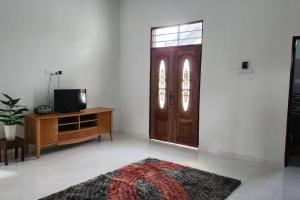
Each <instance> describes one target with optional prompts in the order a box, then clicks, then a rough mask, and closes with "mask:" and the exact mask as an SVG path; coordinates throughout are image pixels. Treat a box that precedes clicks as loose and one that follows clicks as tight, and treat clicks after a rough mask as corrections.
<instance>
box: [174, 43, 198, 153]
mask: <svg viewBox="0 0 300 200" xmlns="http://www.w3.org/2000/svg"><path fill="white" fill-rule="evenodd" d="M200 56H201V46H186V47H176V49H175V51H174V63H175V69H176V73H175V75H174V77H173V78H174V89H175V90H174V113H175V116H174V118H175V119H174V121H175V123H174V125H173V130H174V131H173V134H174V142H175V143H179V144H184V145H188V146H193V147H198V143H199V140H198V129H199V128H198V124H199V98H200V89H199V88H200V59H201V57H200Z"/></svg>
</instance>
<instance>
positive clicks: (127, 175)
mask: <svg viewBox="0 0 300 200" xmlns="http://www.w3.org/2000/svg"><path fill="white" fill-rule="evenodd" d="M240 184H241V181H239V180H235V179H232V178H227V177H223V176H218V175H215V174H211V173H208V172H204V171H201V170H198V169H193V168H190V167H185V166H182V165H179V164H175V163H171V162H166V161H161V160H157V159H152V158H148V159H145V160H142V161H140V162H137V163H133V164H130V165H127V166H125V167H123V168H121V169H118V170H116V171H113V172H109V173H107V174H104V175H100V176H98V177H96V178H94V179H91V180H89V181H87V182H84V183H80V184H78V185H75V186H72V187H69V188H67V189H65V190H63V191H60V192H58V193H55V194H52V195H50V196H48V197H45V198H43V199H42V200H96V199H97V200H221V199H225V198H226V197H227V196H228V195H230V194H231V193H232V192H233V191H234V190H235V189H236V188H237V187H238V186H239V185H240Z"/></svg>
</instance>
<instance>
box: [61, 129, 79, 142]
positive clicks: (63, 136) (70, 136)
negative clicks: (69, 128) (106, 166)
mask: <svg viewBox="0 0 300 200" xmlns="http://www.w3.org/2000/svg"><path fill="white" fill-rule="evenodd" d="M78 138H80V132H79V131H75V132H69V133H59V134H58V142H64V141H68V140H76V139H78Z"/></svg>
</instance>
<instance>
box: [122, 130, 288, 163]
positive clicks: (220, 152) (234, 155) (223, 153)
mask: <svg viewBox="0 0 300 200" xmlns="http://www.w3.org/2000/svg"><path fill="white" fill-rule="evenodd" d="M120 133H124V134H128V135H131V136H133V137H137V138H139V139H146V140H149V136H148V134H140V133H133V132H127V131H120ZM199 150H200V151H205V152H209V153H213V154H217V155H221V156H228V157H231V158H237V159H241V160H248V161H252V162H258V163H264V164H270V165H274V166H280V167H284V162H278V161H275V160H270V159H263V158H257V157H254V156H249V155H243V154H238V153H234V152H228V151H223V150H217V149H207V148H204V147H199Z"/></svg>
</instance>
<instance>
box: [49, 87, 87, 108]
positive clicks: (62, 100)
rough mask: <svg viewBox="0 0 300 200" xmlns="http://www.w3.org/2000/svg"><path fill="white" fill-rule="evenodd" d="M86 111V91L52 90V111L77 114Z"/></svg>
mask: <svg viewBox="0 0 300 200" xmlns="http://www.w3.org/2000/svg"><path fill="white" fill-rule="evenodd" d="M84 109H86V89H67V90H54V111H55V112H60V113H69V112H79V111H80V110H84Z"/></svg>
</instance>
